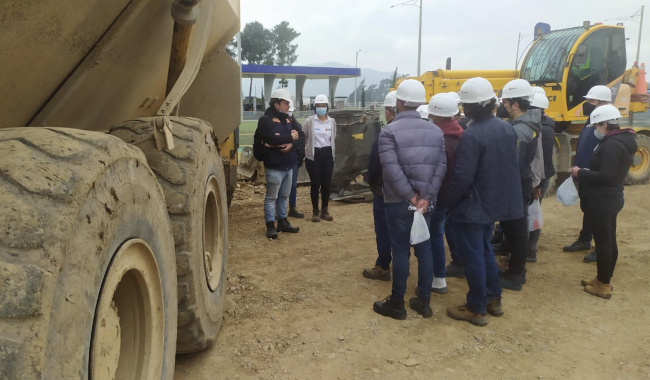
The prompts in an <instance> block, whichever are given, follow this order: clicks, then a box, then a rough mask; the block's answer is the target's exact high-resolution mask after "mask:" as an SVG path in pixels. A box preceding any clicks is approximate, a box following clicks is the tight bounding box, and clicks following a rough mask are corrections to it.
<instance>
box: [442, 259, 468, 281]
mask: <svg viewBox="0 0 650 380" xmlns="http://www.w3.org/2000/svg"><path fill="white" fill-rule="evenodd" d="M445 276H447V277H458V278H465V266H464V265H463V264H462V263H459V262H458V261H452V262H451V263H449V265H447V268H445Z"/></svg>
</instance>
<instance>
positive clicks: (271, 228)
mask: <svg viewBox="0 0 650 380" xmlns="http://www.w3.org/2000/svg"><path fill="white" fill-rule="evenodd" d="M266 237H267V238H269V239H277V238H278V232H277V231H276V230H275V223H273V222H266Z"/></svg>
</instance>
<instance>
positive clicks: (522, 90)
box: [501, 79, 535, 101]
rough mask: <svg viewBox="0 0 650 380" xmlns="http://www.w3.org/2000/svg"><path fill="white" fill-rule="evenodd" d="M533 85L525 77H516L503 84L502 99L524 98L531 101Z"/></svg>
mask: <svg viewBox="0 0 650 380" xmlns="http://www.w3.org/2000/svg"><path fill="white" fill-rule="evenodd" d="M534 93H535V92H534V91H533V87H532V86H531V85H530V83H528V81H527V80H525V79H514V80H511V81H510V82H508V83H506V85H505V86H503V92H502V93H501V99H514V98H523V99H525V100H528V101H530V100H531V99H532V97H533V94H534Z"/></svg>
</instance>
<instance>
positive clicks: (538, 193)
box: [533, 187, 542, 199]
mask: <svg viewBox="0 0 650 380" xmlns="http://www.w3.org/2000/svg"><path fill="white" fill-rule="evenodd" d="M540 198H542V188H541V187H536V188H535V189H533V199H540Z"/></svg>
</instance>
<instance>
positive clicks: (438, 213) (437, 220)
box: [429, 207, 452, 278]
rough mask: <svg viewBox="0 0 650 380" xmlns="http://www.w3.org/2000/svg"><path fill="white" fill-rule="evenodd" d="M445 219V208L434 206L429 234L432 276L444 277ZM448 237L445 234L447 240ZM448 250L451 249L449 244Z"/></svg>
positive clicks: (445, 258)
mask: <svg viewBox="0 0 650 380" xmlns="http://www.w3.org/2000/svg"><path fill="white" fill-rule="evenodd" d="M446 221H447V208H446V207H436V209H435V211H434V212H433V215H431V225H430V226H429V234H430V235H431V253H432V258H433V277H435V278H445V264H446V263H447V257H446V255H445V242H444V238H445V224H446V223H445V222H446ZM450 240H452V239H450V237H449V236H447V242H449V241H450ZM449 250H451V245H450V248H449Z"/></svg>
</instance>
